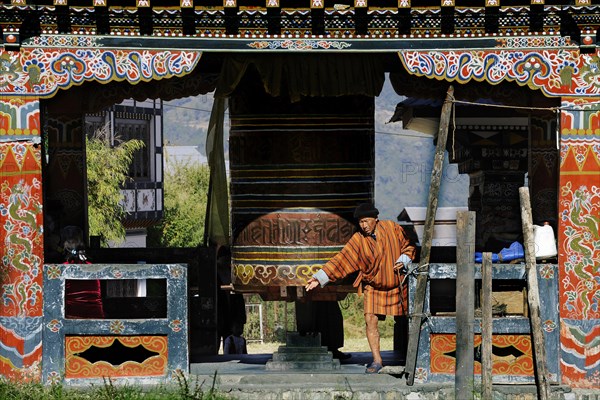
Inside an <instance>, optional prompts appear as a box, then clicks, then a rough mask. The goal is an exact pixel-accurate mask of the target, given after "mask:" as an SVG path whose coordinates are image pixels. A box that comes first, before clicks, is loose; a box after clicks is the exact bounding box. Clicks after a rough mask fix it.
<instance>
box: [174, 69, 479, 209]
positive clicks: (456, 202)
mask: <svg viewBox="0 0 600 400" xmlns="http://www.w3.org/2000/svg"><path fill="white" fill-rule="evenodd" d="M402 100H403V97H401V96H399V95H397V94H396V93H395V92H394V90H393V89H392V87H391V85H390V84H389V82H388V81H386V85H385V87H384V89H383V91H382V93H381V95H380V96H379V97H377V99H376V100H375V105H376V112H375V204H376V206H377V208H379V210H380V217H381V218H384V219H392V220H396V217H397V216H398V214H400V212H401V211H402V209H403V208H404V207H424V206H426V205H427V197H428V194H429V182H430V179H431V178H430V177H431V170H432V168H433V153H434V150H435V148H434V144H433V139H432V138H431V137H430V136H426V135H424V134H421V133H418V132H414V131H409V130H404V129H402V124H401V123H399V122H397V123H390V124H388V123H387V121H389V120H390V118H391V116H392V115H393V113H394V110H395V109H396V104H397V103H398V102H400V101H402ZM164 105H165V107H164V129H165V131H164V140H165V144H168V145H171V146H198V148H199V150H200V152H201V153H202V154H203V155H205V154H206V153H205V142H206V131H207V128H208V121H209V118H210V112H211V108H212V94H207V95H202V96H197V97H188V98H183V99H177V100H172V101H169V102H165V103H164ZM227 116H228V115H227V114H226V118H227ZM226 125H227V124H226ZM227 145H228V141H227V140H225V146H226V149H225V151H227V150H228V148H227ZM444 171H445V173H444V175H443V179H442V186H441V189H440V196H439V204H438V206H440V207H459V206H466V205H467V195H468V188H469V178H468V176H466V175H459V174H458V168H457V167H456V165H448V162H447V159H446V161H445V165H444Z"/></svg>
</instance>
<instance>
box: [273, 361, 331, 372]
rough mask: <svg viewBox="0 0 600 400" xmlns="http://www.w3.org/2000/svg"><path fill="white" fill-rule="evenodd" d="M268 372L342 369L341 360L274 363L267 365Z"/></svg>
mask: <svg viewBox="0 0 600 400" xmlns="http://www.w3.org/2000/svg"><path fill="white" fill-rule="evenodd" d="M265 368H266V370H267V371H306V372H310V371H332V370H339V369H340V368H341V366H340V361H339V360H332V361H274V360H269V361H267V364H266V365H265Z"/></svg>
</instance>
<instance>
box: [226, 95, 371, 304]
mask: <svg viewBox="0 0 600 400" xmlns="http://www.w3.org/2000/svg"><path fill="white" fill-rule="evenodd" d="M373 113H374V99H372V98H368V97H364V96H343V97H331V98H314V97H311V98H305V99H303V100H301V101H299V102H295V103H292V102H289V101H287V100H284V99H282V98H273V97H270V96H267V95H265V94H260V95H257V93H256V92H255V91H248V90H246V91H244V90H240V91H238V92H237V93H236V94H234V96H233V97H232V98H231V99H230V119H231V128H230V139H229V155H230V173H231V206H232V219H231V221H232V283H233V286H234V288H235V290H236V291H240V292H251V293H260V294H261V295H262V296H263V298H265V299H278V298H282V297H285V296H284V295H287V297H286V298H288V299H289V298H290V297H289V296H290V292H292V293H294V294H295V293H296V291H295V290H294V291H290V290H282V288H288V287H294V286H296V287H303V286H304V285H305V284H306V281H307V280H308V278H310V276H312V274H313V273H315V272H316V271H318V270H319V269H320V268H321V266H322V265H323V264H324V263H325V262H327V261H328V260H329V259H330V258H331V257H332V256H333V255H335V254H336V253H337V252H338V251H339V250H340V249H341V248H342V247H343V246H344V244H345V243H346V242H347V241H348V240H349V239H350V237H351V236H352V234H353V233H354V232H355V230H356V222H355V221H354V219H353V217H352V214H353V211H354V208H355V207H356V205H357V204H359V203H362V202H366V201H372V200H373V191H374V114H373ZM351 284H352V281H350V282H348V283H344V284H341V285H328V286H327V287H326V288H325V289H326V290H322V291H315V292H321V293H320V294H319V295H318V296H316V297H319V296H320V298H321V299H329V300H332V299H336V297H337V298H343V296H345V294H346V293H348V292H349V291H352V286H351ZM282 293H283V294H284V295H282ZM311 295H312V296H315V295H314V294H312V293H311ZM316 297H312V298H313V299H315V298H316Z"/></svg>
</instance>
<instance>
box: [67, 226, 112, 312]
mask: <svg viewBox="0 0 600 400" xmlns="http://www.w3.org/2000/svg"><path fill="white" fill-rule="evenodd" d="M61 238H62V241H63V255H64V259H65V261H64V264H91V263H92V262H91V261H90V260H89V259H88V257H87V254H86V251H85V244H84V242H83V231H82V230H81V228H79V227H77V226H66V227H64V228H63V230H62V231H61ZM65 317H66V318H70V319H102V318H104V309H103V307H102V291H101V287H100V280H98V279H86V280H81V279H67V280H66V282H65Z"/></svg>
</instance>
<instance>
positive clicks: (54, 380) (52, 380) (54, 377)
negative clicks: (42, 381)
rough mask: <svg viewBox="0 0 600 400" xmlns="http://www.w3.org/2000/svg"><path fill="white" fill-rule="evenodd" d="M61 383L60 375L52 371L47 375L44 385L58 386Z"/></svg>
mask: <svg viewBox="0 0 600 400" xmlns="http://www.w3.org/2000/svg"><path fill="white" fill-rule="evenodd" d="M61 381H62V379H61V377H60V374H59V373H58V372H56V371H52V372H51V373H49V374H48V379H46V383H48V384H50V385H56V384H59V383H60V382H61Z"/></svg>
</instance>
